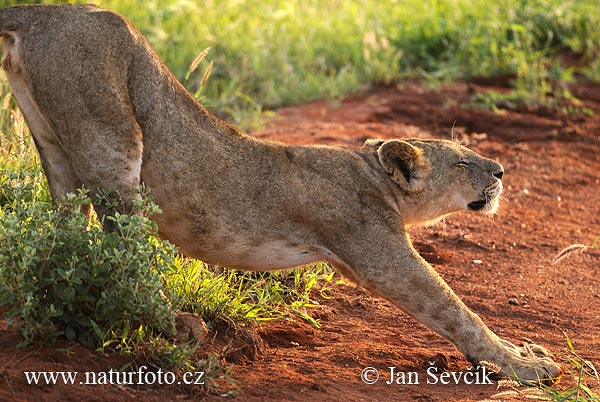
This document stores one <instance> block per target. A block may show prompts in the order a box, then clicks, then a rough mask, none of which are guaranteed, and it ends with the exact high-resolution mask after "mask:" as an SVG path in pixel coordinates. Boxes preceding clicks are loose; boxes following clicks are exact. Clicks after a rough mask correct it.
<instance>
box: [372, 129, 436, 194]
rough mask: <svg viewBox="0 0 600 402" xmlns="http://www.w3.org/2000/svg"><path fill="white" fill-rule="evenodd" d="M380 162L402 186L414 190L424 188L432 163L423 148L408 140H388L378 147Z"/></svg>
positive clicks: (410, 190)
mask: <svg viewBox="0 0 600 402" xmlns="http://www.w3.org/2000/svg"><path fill="white" fill-rule="evenodd" d="M377 155H378V156H379V162H380V163H381V165H382V166H383V167H384V169H385V170H386V171H387V172H388V173H389V174H390V176H392V180H394V181H395V182H396V183H398V185H400V187H402V188H403V189H404V190H406V191H409V192H412V191H419V190H422V189H423V187H424V185H425V180H426V179H427V177H428V176H429V173H431V163H430V162H429V160H428V159H427V157H426V156H425V155H424V153H423V150H422V149H421V148H417V147H415V146H413V145H411V144H409V143H408V142H406V141H399V140H390V141H386V142H384V143H383V144H381V146H380V147H379V149H377Z"/></svg>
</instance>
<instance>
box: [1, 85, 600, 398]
mask: <svg viewBox="0 0 600 402" xmlns="http://www.w3.org/2000/svg"><path fill="white" fill-rule="evenodd" d="M484 89H490V87H482V86H477V85H474V84H455V85H452V86H448V87H442V88H439V89H438V90H436V91H432V90H429V89H428V88H427V87H426V86H424V85H422V84H419V83H415V82H405V83H401V84H399V85H397V86H395V87H387V88H379V89H376V90H373V91H370V92H368V93H363V94H360V95H356V96H353V97H350V98H348V99H346V100H344V101H343V102H341V104H339V105H336V106H332V105H330V104H329V103H327V102H317V103H313V104H309V105H304V106H298V107H290V108H285V109H282V110H280V111H279V112H278V115H277V116H278V117H277V119H276V120H275V121H274V122H273V123H271V124H269V126H268V127H267V128H266V129H264V130H262V131H260V132H257V133H254V135H256V136H257V137H259V138H264V139H276V140H280V141H285V142H290V143H307V142H308V143H319V144H345V145H359V144H361V143H362V142H363V141H364V140H365V139H366V138H373V137H375V138H393V137H406V136H420V137H432V136H435V137H442V138H448V139H449V138H451V133H452V131H453V132H454V137H457V138H458V140H459V141H461V142H462V143H463V144H465V145H467V146H469V147H471V148H472V149H474V150H476V151H478V152H480V153H482V154H483V155H486V156H489V157H492V158H496V159H497V160H499V161H500V162H501V163H502V164H503V165H504V167H505V169H506V174H505V176H504V182H505V189H506V190H505V193H504V202H503V204H502V207H501V212H500V213H499V214H498V215H497V216H496V217H494V218H492V219H490V218H485V217H480V216H477V215H472V214H459V215H455V216H452V217H450V218H447V219H446V220H445V222H443V223H440V224H437V225H435V226H432V227H429V228H418V229H412V230H411V234H412V238H413V240H414V241H415V244H416V246H417V248H418V249H419V250H420V251H421V252H422V254H423V255H424V256H425V257H426V258H427V259H428V260H429V261H430V262H432V264H433V265H434V267H435V268H436V269H437V270H438V272H439V273H440V274H441V275H442V276H443V277H444V278H445V279H446V281H447V282H448V283H449V284H450V286H451V287H452V288H453V289H454V290H455V291H456V293H458V295H459V296H460V297H461V298H462V299H463V301H464V302H465V303H466V304H467V305H468V306H469V307H471V308H472V309H473V310H474V311H475V312H476V313H478V314H479V315H480V316H481V317H482V318H483V320H484V321H485V322H486V323H487V325H488V326H489V327H490V328H491V329H492V330H493V331H495V332H496V333H498V334H499V335H500V336H501V337H503V338H506V339H508V340H511V341H513V342H519V341H521V340H523V339H529V340H532V341H534V342H537V343H540V344H542V345H544V346H546V347H548V348H549V349H550V350H551V351H553V352H556V353H558V355H559V357H558V359H559V360H561V361H563V362H565V352H566V350H567V342H566V340H565V334H566V335H567V336H568V337H569V338H570V339H571V340H572V342H573V345H574V347H575V349H576V350H577V352H578V353H579V354H580V355H581V356H582V357H583V358H585V359H589V360H590V361H591V362H592V363H594V364H595V366H596V367H600V359H599V358H598V355H597V353H598V351H599V350H600V334H599V330H600V287H599V285H600V279H599V275H600V252H598V251H596V250H588V251H587V252H584V253H579V254H576V255H572V256H570V257H569V258H568V259H566V260H563V261H562V262H560V263H559V264H557V265H551V263H550V262H551V260H552V259H553V257H554V256H555V255H556V254H557V253H558V252H559V251H560V250H561V249H563V248H564V247H566V246H568V245H570V244H573V243H584V244H591V242H592V241H593V240H594V238H595V237H596V236H598V235H600V215H599V213H598V206H599V205H600V86H598V85H592V84H582V85H577V86H574V87H573V88H572V92H573V93H574V94H575V95H576V96H577V97H579V98H580V99H581V100H582V105H581V106H585V107H587V108H589V109H591V110H593V111H594V112H595V115H593V116H590V115H588V114H584V113H580V114H571V115H566V114H562V113H557V112H554V111H551V110H548V109H532V108H522V109H521V110H518V111H511V112H505V113H494V112H491V111H485V110H479V109H474V108H468V107H466V106H464V105H465V104H466V103H467V102H468V101H469V99H470V97H471V96H472V94H473V93H476V92H478V91H482V90H484ZM495 89H498V90H505V89H503V88H495ZM319 302H320V303H321V305H322V306H321V308H318V309H315V310H313V311H312V314H313V315H314V316H316V317H318V318H319V319H320V323H321V328H320V329H315V328H313V327H311V326H309V325H308V324H305V323H302V322H292V321H283V320H282V321H278V322H274V323H270V324H267V325H263V326H262V327H258V326H257V327H256V328H251V329H250V331H251V332H253V333H255V334H256V335H258V337H259V338H261V339H262V340H263V341H264V345H263V347H262V349H261V350H260V352H259V353H258V355H257V356H255V357H254V358H253V359H251V358H248V357H245V356H243V355H241V354H239V353H238V354H237V355H234V356H231V358H230V363H232V364H233V366H232V371H231V373H232V375H233V377H234V378H235V380H236V384H235V385H231V384H229V383H220V384H219V390H218V391H217V392H213V393H206V392H205V391H202V390H200V389H199V388H198V387H194V386H186V387H178V386H146V387H141V388H134V387H125V386H111V385H95V386H92V385H88V386H85V385H61V386H58V385H57V386H49V385H44V386H32V385H27V383H26V381H25V377H24V374H23V372H24V371H41V370H54V371H71V370H73V371H79V372H84V371H95V372H99V371H107V370H109V369H110V368H115V369H118V368H119V367H120V366H121V365H123V364H124V363H125V362H126V361H127V359H126V358H124V357H121V356H115V355H109V356H101V355H98V354H95V353H93V352H91V351H89V350H86V349H84V348H82V347H80V346H77V345H72V344H63V345H60V346H59V347H54V348H48V347H39V346H35V345H34V346H30V347H29V348H27V349H17V348H16V344H17V343H18V342H19V341H20V337H19V335H18V332H17V331H16V330H14V329H9V328H6V325H5V324H4V323H2V324H1V325H0V400H6V401H21V400H22V401H57V400H65V401H71V400H72V401H80V400H88V401H103V400H114V401H131V400H148V401H163V400H203V399H204V400H210V401H219V400H224V399H226V398H224V397H223V396H221V395H220V394H224V393H227V392H229V391H231V390H235V391H237V395H236V396H235V397H234V399H235V400H239V401H302V402H305V401H308V400H321V401H409V400H418V401H480V400H510V401H518V400H522V399H524V397H523V395H512V396H511V395H505V396H495V395H496V394H498V393H499V392H502V391H506V390H507V388H500V389H497V385H496V384H494V385H466V384H460V385H439V384H438V385H428V384H426V380H427V378H428V377H427V375H426V372H425V366H424V364H426V362H427V361H429V360H434V359H436V360H438V364H441V365H444V363H440V362H441V361H443V360H447V370H448V371H464V370H465V369H466V368H467V367H469V363H468V362H467V361H466V360H465V359H464V358H463V357H462V355H461V354H460V353H459V352H457V351H456V349H455V348H454V347H453V346H452V345H451V344H450V343H448V342H446V341H445V340H443V339H442V338H440V337H439V336H437V335H435V334H434V333H432V332H431V331H429V330H428V329H427V328H425V327H424V326H422V325H421V324H419V323H417V322H416V321H415V320H413V319H412V318H410V317H408V316H407V315H405V314H403V313H402V312H401V311H400V310H398V309H397V308H395V307H394V306H393V305H391V304H390V303H388V302H385V301H383V300H380V299H377V298H373V297H370V296H369V295H368V294H367V293H366V292H364V291H362V290H361V289H357V288H354V287H351V286H343V285H342V286H338V287H336V288H335V289H334V290H333V294H332V298H330V299H319ZM213 335H215V334H213ZM223 336H224V335H223V334H217V338H218V339H221V340H222V338H223ZM251 354H252V353H246V355H251ZM438 354H442V355H443V356H439V355H438ZM436 355H438V356H436ZM368 366H371V367H374V368H376V369H378V370H379V371H380V372H381V379H380V381H379V382H378V383H377V384H375V385H366V384H364V383H363V382H362V381H361V378H360V374H361V371H362V370H363V369H364V368H366V367H368ZM390 366H394V367H397V370H398V371H404V372H412V371H416V372H418V373H419V379H420V384H419V385H416V384H413V385H410V384H405V385H399V384H385V382H386V381H387V380H388V379H389V374H386V373H389V372H388V367H390ZM592 385H593V384H592ZM571 386H573V382H572V380H570V379H569V378H568V377H567V378H566V379H565V380H563V382H561V383H560V384H559V385H557V387H558V388H561V387H571ZM594 389H595V392H596V393H598V392H600V386H599V385H598V384H595V388H594Z"/></svg>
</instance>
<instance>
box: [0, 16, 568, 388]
mask: <svg viewBox="0 0 600 402" xmlns="http://www.w3.org/2000/svg"><path fill="white" fill-rule="evenodd" d="M0 34H2V35H3V37H4V62H3V66H4V69H5V71H6V74H7V77H8V80H9V82H10V84H11V86H12V88H13V90H14V95H15V97H16V99H17V101H18V103H19V105H20V106H21V109H22V111H23V113H24V115H25V117H26V119H27V121H28V123H29V126H30V128H31V131H32V133H33V136H34V138H35V141H36V144H37V147H38V149H39V152H40V155H41V158H42V161H43V165H44V169H45V171H46V174H47V176H48V179H49V182H50V186H51V190H52V195H53V197H54V198H58V197H62V196H64V194H66V193H67V192H69V191H75V190H76V188H78V187H79V186H81V185H85V187H87V188H89V189H91V190H97V189H110V190H112V191H114V192H115V194H118V195H119V196H120V197H121V198H123V199H124V200H125V201H126V205H125V207H124V208H125V209H127V208H129V206H130V205H131V200H132V197H133V193H132V188H133V187H134V186H136V185H138V184H139V183H144V184H145V185H146V186H148V187H149V188H150V189H151V191H152V195H153V196H154V198H155V200H156V202H157V203H158V205H159V206H160V207H161V208H162V210H163V213H162V214H160V215H157V216H155V217H154V219H155V220H156V222H157V223H158V227H159V233H160V235H161V236H162V237H164V238H166V239H169V240H171V241H172V242H174V243H175V244H176V245H177V246H178V247H179V248H180V250H181V251H182V252H183V253H185V254H187V255H188V256H191V257H197V258H201V259H203V260H204V261H207V262H211V263H218V264H222V265H225V266H229V267H235V268H242V269H253V270H270V269H276V268H287V267H292V266H297V265H301V264H306V263H310V262H314V261H317V260H324V261H329V262H330V263H332V264H333V265H334V266H335V267H336V268H337V269H338V270H339V271H340V272H342V273H343V274H344V275H346V276H347V277H349V278H351V279H352V280H354V281H356V282H357V283H358V284H360V285H361V286H364V287H365V288H367V289H369V290H371V291H372V292H373V293H375V294H378V295H380V296H382V297H384V298H386V299H388V300H390V301H391V302H393V303H395V304H396V305H397V306H398V307H400V308H401V309H403V310H404V311H405V312H407V313H408V314H410V315H412V316H413V317H415V318H416V319H417V320H419V321H421V322H422V323H424V324H425V325H427V326H428V327H429V328H431V329H432V330H434V331H435V332H437V333H438V334H440V335H442V336H444V337H445V338H446V339H448V340H450V341H451V342H453V343H454V344H455V345H456V347H457V348H458V349H459V350H460V351H462V352H463V353H464V354H465V355H466V356H467V357H468V358H469V359H470V360H471V361H472V362H474V363H476V362H478V361H482V360H485V361H489V362H493V363H495V364H497V365H498V366H500V367H501V368H502V370H503V372H504V374H505V375H513V374H514V375H517V376H519V377H521V378H523V379H529V380H537V379H540V378H547V377H550V378H555V377H557V376H559V375H560V373H561V370H560V367H559V366H558V365H556V364H555V363H554V362H553V361H552V360H551V359H550V357H548V355H547V352H546V351H545V350H544V349H543V348H541V347H537V346H535V347H533V348H529V349H519V348H517V347H515V346H514V345H512V344H511V343H509V342H506V341H503V340H501V339H500V338H498V337H497V336H496V335H495V334H494V333H492V332H491V331H490V330H489V329H488V328H487V327H486V326H485V325H484V324H483V322H482V321H481V319H480V318H479V317H478V316H477V315H476V314H474V313H473V312H472V311H471V310H469V309H468V308H467V307H466V306H465V305H464V304H463V303H462V302H461V301H460V299H459V298H458V297H457V296H456V295H455V294H454V293H453V292H452V290H451V289H450V288H449V287H448V286H447V285H446V283H445V282H444V281H443V280H442V279H441V278H440V277H439V275H438V274H437V273H436V272H435V271H434V270H433V269H432V267H431V266H430V265H429V264H427V262H425V261H424V260H423V259H422V258H421V257H420V256H419V255H418V253H417V252H416V251H415V249H414V248H413V247H412V245H411V242H410V240H409V238H408V236H407V234H406V230H405V227H406V225H412V224H422V223H427V222H431V221H435V220H437V219H439V218H440V217H443V216H445V215H447V214H450V213H452V212H456V211H461V210H479V211H480V212H484V213H493V212H494V211H495V210H496V208H497V206H498V197H499V195H500V192H501V191H502V182H501V180H500V179H501V175H502V172H503V169H502V166H501V165H500V164H498V163H497V162H494V161H492V160H490V159H487V158H483V157H481V156H479V155H478V154H476V153H474V152H472V151H470V150H468V149H466V148H464V147H462V146H460V145H457V144H455V143H452V142H449V141H443V140H418V139H407V140H391V141H381V140H374V141H368V142H367V144H366V145H365V146H364V147H359V148H344V147H326V146H288V145H283V144H279V143H270V142H262V141H258V140H256V139H254V138H252V137H249V136H246V135H244V134H242V133H240V132H239V131H238V130H237V129H235V128H233V127H231V126H229V125H228V124H226V123H225V122H223V121H221V120H219V119H217V118H216V117H214V116H213V115H211V114H210V113H209V112H207V111H206V110H205V109H204V108H203V107H202V106H200V105H199V104H198V103H197V102H196V101H195V100H194V99H193V98H192V97H191V96H190V95H189V94H188V93H187V91H185V89H184V88H183V87H182V86H181V85H180V84H179V82H177V80H176V79H175V78H174V77H173V75H172V74H171V73H170V72H169V71H168V69H167V67H166V66H165V65H164V64H163V63H162V62H161V61H160V60H159V58H158V57H157V56H156V54H155V53H154V51H153V50H152V49H151V47H150V45H149V44H148V43H147V41H146V40H145V39H144V38H143V37H142V35H141V34H140V33H139V32H138V31H137V30H136V29H135V28H134V27H133V26H132V25H131V24H129V23H128V22H127V21H125V20H124V19H123V18H122V17H120V16H118V15H116V14H113V13H111V12H107V11H104V10H102V9H100V8H97V7H93V6H84V5H62V6H23V7H15V8H7V9H4V10H2V11H0ZM97 212H98V213H99V215H100V216H103V215H104V214H106V213H113V212H114V211H106V210H103V209H101V208H98V211H97ZM531 351H533V353H531Z"/></svg>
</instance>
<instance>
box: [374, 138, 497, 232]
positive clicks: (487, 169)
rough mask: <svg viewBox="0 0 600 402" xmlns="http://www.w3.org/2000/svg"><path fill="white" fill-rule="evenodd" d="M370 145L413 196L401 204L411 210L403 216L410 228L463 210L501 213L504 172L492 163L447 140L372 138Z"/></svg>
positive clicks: (402, 190)
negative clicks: (500, 204) (499, 205)
mask: <svg viewBox="0 0 600 402" xmlns="http://www.w3.org/2000/svg"><path fill="white" fill-rule="evenodd" d="M365 145H366V146H370V147H374V148H376V149H377V154H378V157H379V161H380V163H381V164H382V166H383V167H384V168H385V170H386V171H387V172H388V174H389V175H390V177H391V179H392V180H393V181H394V182H396V184H397V185H398V187H399V188H398V190H399V191H401V192H403V193H405V194H406V193H407V194H408V195H410V197H408V200H410V201H409V202H407V203H406V205H403V206H400V208H402V207H405V208H404V209H407V208H408V209H409V210H408V211H407V213H405V214H403V215H404V217H405V220H406V222H405V223H407V224H418V223H426V222H431V221H435V220H438V219H439V218H441V217H443V216H444V215H447V214H449V213H452V212H456V211H461V210H465V211H477V212H481V213H485V214H493V213H494V212H496V210H497V209H498V204H499V197H500V193H501V192H502V176H503V174H504V168H503V167H502V165H501V164H499V163H498V162H496V161H494V160H492V159H489V158H484V157H483V156H481V155H479V154H477V153H475V152H473V151H471V150H470V149H468V148H466V147H464V146H462V145H458V144H456V143H454V142H451V141H446V140H421V139H407V140H404V141H402V140H390V141H380V140H370V141H368V142H367V143H366V144H365ZM424 205H427V207H423V206H424ZM419 206H420V207H419Z"/></svg>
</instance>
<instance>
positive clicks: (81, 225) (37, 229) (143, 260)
mask: <svg viewBox="0 0 600 402" xmlns="http://www.w3.org/2000/svg"><path fill="white" fill-rule="evenodd" d="M22 174H23V173H20V175H22ZM12 175H14V174H12V173H7V172H5V174H3V175H2V177H5V178H6V177H8V178H9V179H8V180H6V179H3V180H1V181H0V194H2V201H3V203H2V204H0V306H4V307H5V308H6V309H7V311H6V318H7V320H8V321H10V322H14V321H17V322H18V323H19V324H20V325H21V330H22V333H23V336H24V337H25V341H24V344H26V343H28V342H30V341H32V340H34V339H39V340H43V341H54V340H56V339H57V338H67V339H69V340H77V341H79V342H81V343H83V344H85V345H89V346H95V347H104V346H107V345H110V344H112V343H115V342H116V343H126V342H127V341H128V339H127V338H128V337H132V336H137V337H138V338H139V337H140V336H144V334H146V335H147V334H149V333H151V332H152V331H153V330H162V331H168V332H171V333H172V332H173V330H174V313H173V312H172V311H171V308H170V305H169V303H168V301H167V300H166V298H165V297H164V295H163V293H162V288H163V279H162V274H164V273H166V272H167V271H169V270H170V269H171V268H172V266H173V261H174V255H175V250H174V247H173V246H171V245H169V244H168V243H166V242H162V241H160V240H159V239H158V238H156V237H155V235H154V234H153V233H155V232H156V225H155V224H154V223H153V222H152V221H150V220H149V219H148V218H146V217H145V216H146V215H148V214H152V213H157V212H158V208H157V207H156V205H154V204H153V203H152V202H151V201H149V200H148V199H147V198H143V200H142V201H139V202H137V204H136V211H137V213H138V214H136V215H131V216H128V215H118V214H117V215H116V216H115V217H108V218H107V219H112V220H114V224H115V227H116V232H114V233H108V234H106V233H104V232H103V231H102V229H101V227H100V225H99V223H98V222H95V223H92V224H89V223H88V221H87V219H86V217H85V216H84V215H83V214H81V213H80V212H78V210H79V208H80V207H81V205H83V204H85V203H89V202H90V199H89V197H88V195H87V193H86V192H85V191H82V192H80V194H79V195H72V194H71V195H69V196H68V197H67V198H66V200H65V201H64V202H61V203H59V205H57V206H54V205H52V204H50V203H48V202H44V201H40V200H39V199H38V198H36V196H35V194H33V192H35V191H37V190H36V189H37V187H36V186H27V185H25V186H23V185H22V183H23V182H25V183H27V181H23V180H18V178H14V177H13V179H12V180H11V179H10V178H11V177H12ZM21 179H22V178H21ZM16 195H18V196H19V197H18V198H17V197H15V196H16ZM136 326H139V328H138V330H137V331H131V329H132V328H135V327H136ZM116 346H118V345H116Z"/></svg>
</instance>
